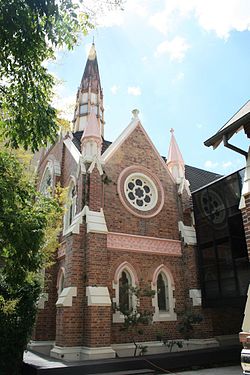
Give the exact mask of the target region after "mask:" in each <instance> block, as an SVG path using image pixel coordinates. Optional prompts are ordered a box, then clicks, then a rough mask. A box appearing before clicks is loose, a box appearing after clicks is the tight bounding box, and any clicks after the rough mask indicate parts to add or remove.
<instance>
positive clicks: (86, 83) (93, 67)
mask: <svg viewBox="0 0 250 375" xmlns="http://www.w3.org/2000/svg"><path fill="white" fill-rule="evenodd" d="M91 107H93V108H94V111H95V114H96V116H97V120H98V124H99V128H100V132H101V135H102V136H103V132H104V108H103V93H102V88H101V81H100V75H99V68H98V62H97V56H96V49H95V44H94V41H93V43H92V46H91V48H90V51H89V55H88V59H87V62H86V65H85V69H84V73H83V76H82V79H81V84H80V87H79V89H78V92H77V98H76V106H75V114H74V119H73V126H74V128H73V132H76V131H83V130H84V129H85V127H86V124H87V122H88V118H89V116H90V112H91Z"/></svg>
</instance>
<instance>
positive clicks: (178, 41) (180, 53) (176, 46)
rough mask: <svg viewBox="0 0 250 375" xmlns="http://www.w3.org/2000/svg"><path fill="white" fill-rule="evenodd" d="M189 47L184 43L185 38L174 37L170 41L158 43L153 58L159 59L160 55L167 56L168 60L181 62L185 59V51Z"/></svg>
mask: <svg viewBox="0 0 250 375" xmlns="http://www.w3.org/2000/svg"><path fill="white" fill-rule="evenodd" d="M189 48H190V45H189V44H188V43H187V42H186V40H185V38H182V37H180V36H176V37H175V38H174V39H172V40H171V41H169V40H165V41H164V42H162V43H160V44H159V45H158V46H157V48H156V51H155V56H156V57H160V56H161V55H164V54H167V55H169V57H170V60H176V61H179V62H180V61H182V60H183V58H184V57H185V54H186V52H187V50H188V49H189Z"/></svg>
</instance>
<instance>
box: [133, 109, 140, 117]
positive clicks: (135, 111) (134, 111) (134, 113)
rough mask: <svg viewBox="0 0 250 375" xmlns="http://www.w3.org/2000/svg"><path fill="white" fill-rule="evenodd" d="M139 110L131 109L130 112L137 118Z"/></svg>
mask: <svg viewBox="0 0 250 375" xmlns="http://www.w3.org/2000/svg"><path fill="white" fill-rule="evenodd" d="M139 112H140V111H139V109H133V111H132V114H133V116H134V118H138V115H139Z"/></svg>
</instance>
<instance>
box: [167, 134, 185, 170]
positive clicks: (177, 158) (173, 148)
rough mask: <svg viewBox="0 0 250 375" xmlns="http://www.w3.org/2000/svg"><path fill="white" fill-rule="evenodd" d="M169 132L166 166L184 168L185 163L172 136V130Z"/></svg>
mask: <svg viewBox="0 0 250 375" xmlns="http://www.w3.org/2000/svg"><path fill="white" fill-rule="evenodd" d="M170 132H171V140H170V145H169V150H168V158H167V165H170V164H176V165H179V166H183V167H184V166H185V163H184V160H183V157H182V154H181V152H180V149H179V146H178V144H177V142H176V139H175V136H174V129H173V128H172V129H171V130H170Z"/></svg>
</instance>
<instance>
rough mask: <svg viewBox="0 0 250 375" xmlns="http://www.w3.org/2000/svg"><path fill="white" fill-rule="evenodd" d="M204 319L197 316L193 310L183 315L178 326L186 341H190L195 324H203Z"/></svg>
mask: <svg viewBox="0 0 250 375" xmlns="http://www.w3.org/2000/svg"><path fill="white" fill-rule="evenodd" d="M202 320H203V317H202V316H201V315H200V314H195V313H194V312H193V311H192V310H186V311H185V312H183V313H182V319H181V321H180V323H179V324H178V330H179V332H180V333H181V334H182V335H183V337H184V339H186V340H189V339H190V338H191V336H192V333H193V331H194V327H193V326H194V324H198V323H200V322H202Z"/></svg>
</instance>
